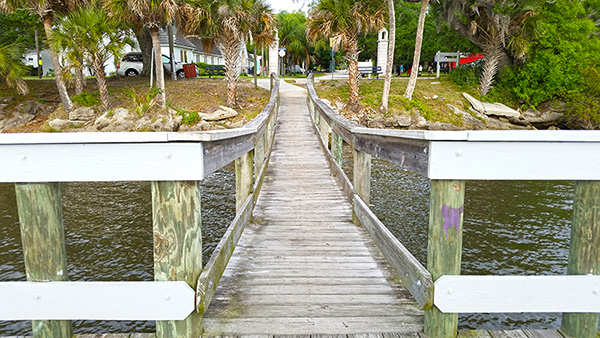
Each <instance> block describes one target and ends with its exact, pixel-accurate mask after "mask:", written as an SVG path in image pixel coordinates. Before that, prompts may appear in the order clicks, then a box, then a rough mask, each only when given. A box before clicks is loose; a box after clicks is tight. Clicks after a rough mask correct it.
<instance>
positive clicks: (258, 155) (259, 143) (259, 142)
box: [254, 129, 266, 180]
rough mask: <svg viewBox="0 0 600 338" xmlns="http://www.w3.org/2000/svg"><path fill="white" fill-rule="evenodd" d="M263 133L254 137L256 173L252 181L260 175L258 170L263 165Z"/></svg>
mask: <svg viewBox="0 0 600 338" xmlns="http://www.w3.org/2000/svg"><path fill="white" fill-rule="evenodd" d="M265 134H266V129H265V131H264V132H263V133H262V134H260V135H256V136H255V138H254V167H255V168H256V172H255V173H254V180H258V175H259V173H260V169H261V168H262V166H263V163H265V142H264V140H265Z"/></svg>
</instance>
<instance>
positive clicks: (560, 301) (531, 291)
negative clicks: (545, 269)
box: [434, 275, 600, 313]
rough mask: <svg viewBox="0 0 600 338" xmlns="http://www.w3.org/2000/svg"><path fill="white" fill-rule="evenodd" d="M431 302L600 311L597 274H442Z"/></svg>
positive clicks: (464, 308)
mask: <svg viewBox="0 0 600 338" xmlns="http://www.w3.org/2000/svg"><path fill="white" fill-rule="evenodd" d="M434 304H435V306H437V307H438V308H439V309H440V311H442V312H446V313H475V312H487V313H518V312H573V313H588V312H590V313H598V312H600V276H597V275H596V276H592V275H587V276H449V275H446V276H442V277H440V278H439V279H438V280H437V281H436V282H435V290H434Z"/></svg>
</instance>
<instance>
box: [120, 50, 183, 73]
mask: <svg viewBox="0 0 600 338" xmlns="http://www.w3.org/2000/svg"><path fill="white" fill-rule="evenodd" d="M143 60H144V57H143V55H142V53H140V52H132V53H127V54H125V56H123V59H121V62H119V63H118V64H117V75H118V76H138V75H140V74H141V73H142V68H143ZM162 61H163V65H164V67H165V68H166V69H167V71H169V72H171V58H170V57H168V56H166V55H163V56H162ZM175 72H176V74H177V76H178V77H181V78H183V77H185V72H184V71H183V63H181V62H179V61H175Z"/></svg>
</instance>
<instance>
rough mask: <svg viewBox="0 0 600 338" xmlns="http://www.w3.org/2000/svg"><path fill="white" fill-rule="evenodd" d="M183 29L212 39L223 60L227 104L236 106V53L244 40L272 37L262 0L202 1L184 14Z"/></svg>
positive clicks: (270, 17) (270, 18)
mask: <svg viewBox="0 0 600 338" xmlns="http://www.w3.org/2000/svg"><path fill="white" fill-rule="evenodd" d="M185 16H186V19H184V20H183V21H184V22H185V24H184V25H183V31H184V32H186V33H188V34H193V35H198V36H201V37H204V38H206V39H207V41H212V42H214V43H215V44H216V45H217V47H218V48H219V49H220V50H221V51H222V52H223V57H224V59H225V81H226V82H227V105H228V106H229V107H235V106H236V97H237V80H238V77H239V67H240V61H241V60H240V59H241V58H240V55H241V54H240V53H241V51H242V48H245V41H250V40H252V39H258V40H268V41H269V42H270V41H272V40H273V39H274V37H273V35H272V32H273V27H274V24H275V21H274V19H273V14H272V11H271V8H270V6H269V5H268V4H267V3H266V2H265V1H264V0H222V1H213V0H202V1H200V3H199V4H198V6H197V7H196V10H195V11H193V12H190V13H186V14H185Z"/></svg>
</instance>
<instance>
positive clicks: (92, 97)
mask: <svg viewBox="0 0 600 338" xmlns="http://www.w3.org/2000/svg"><path fill="white" fill-rule="evenodd" d="M72 100H73V103H76V104H77V105H79V106H81V107H93V106H98V105H100V100H98V92H95V93H93V94H90V93H88V92H87V91H86V90H84V91H83V92H82V93H81V94H77V95H75V96H73V97H72Z"/></svg>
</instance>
